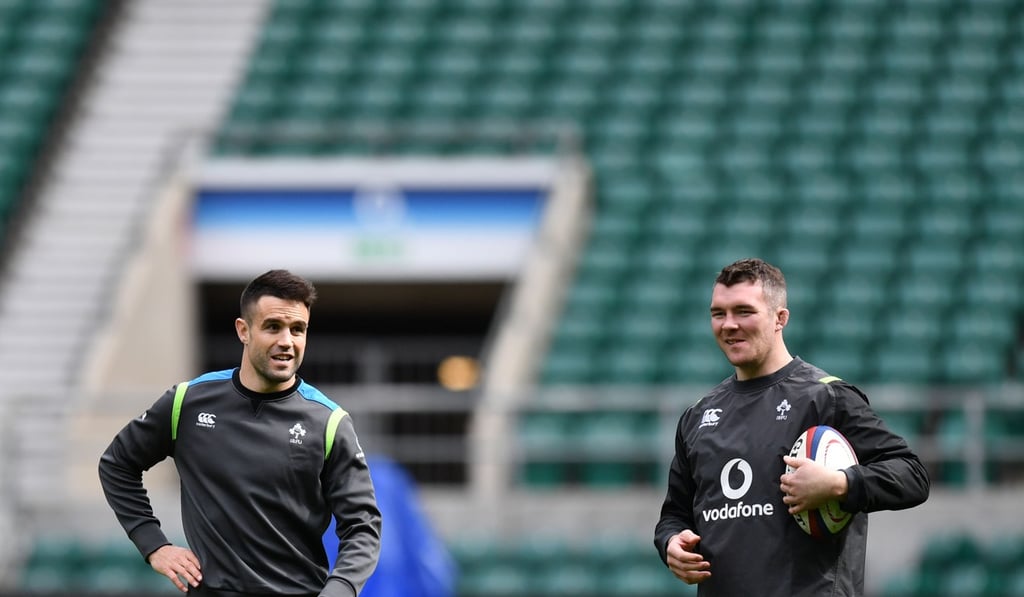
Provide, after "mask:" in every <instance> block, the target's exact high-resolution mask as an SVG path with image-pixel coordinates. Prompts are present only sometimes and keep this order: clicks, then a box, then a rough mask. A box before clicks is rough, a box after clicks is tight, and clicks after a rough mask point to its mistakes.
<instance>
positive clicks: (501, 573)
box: [458, 561, 536, 597]
mask: <svg viewBox="0 0 1024 597" xmlns="http://www.w3.org/2000/svg"><path fill="white" fill-rule="evenodd" d="M534 579H535V577H534V574H533V572H532V571H529V570H524V569H523V568H522V567H520V566H517V565H515V564H513V563H508V562H501V561H496V562H494V563H491V564H489V565H487V566H481V567H480V568H479V569H476V570H473V571H471V572H469V573H466V574H462V575H460V576H459V580H458V591H459V594H460V595H480V596H494V597H518V596H520V595H533V594H536V593H534V591H535V590H536V588H535V587H536V583H535V582H534Z"/></svg>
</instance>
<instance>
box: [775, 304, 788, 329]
mask: <svg viewBox="0 0 1024 597" xmlns="http://www.w3.org/2000/svg"><path fill="white" fill-rule="evenodd" d="M787 323H789V309H779V311H778V313H777V314H776V316H775V329H777V330H781V329H782V328H784V327H786V324H787Z"/></svg>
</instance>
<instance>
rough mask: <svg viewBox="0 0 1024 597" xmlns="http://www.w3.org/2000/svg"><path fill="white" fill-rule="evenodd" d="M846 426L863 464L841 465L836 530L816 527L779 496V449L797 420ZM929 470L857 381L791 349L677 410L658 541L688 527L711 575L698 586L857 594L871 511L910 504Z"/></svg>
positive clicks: (787, 596) (740, 593)
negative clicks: (785, 359)
mask: <svg viewBox="0 0 1024 597" xmlns="http://www.w3.org/2000/svg"><path fill="white" fill-rule="evenodd" d="M815 425H829V426H831V427H834V428H836V429H837V430H839V432H840V433H842V434H843V435H845V436H846V438H847V439H848V440H849V442H850V444H851V445H852V446H853V448H854V451H856V453H857V458H858V461H859V464H856V465H854V466H852V467H850V468H848V469H846V475H847V480H848V481H849V490H848V495H847V497H846V500H845V501H844V502H843V504H842V507H843V510H845V511H847V512H851V513H856V515H855V516H854V517H853V520H852V521H850V524H849V525H848V526H847V527H846V528H845V529H843V530H842V531H841V532H840V533H839V534H837V535H835V536H831V537H827V538H825V539H814V538H812V537H811V536H809V535H807V534H806V533H804V531H803V530H801V529H800V527H799V525H798V524H797V523H796V521H795V520H793V517H792V515H790V514H789V512H788V511H787V506H786V505H785V504H784V503H783V502H782V497H783V496H782V490H781V489H780V488H779V477H781V476H782V474H783V473H784V472H785V468H786V465H785V463H784V462H783V460H782V457H783V456H784V455H787V454H789V451H790V449H791V448H792V447H793V442H794V441H796V438H797V436H799V435H800V434H801V433H802V432H803V431H804V430H805V429H807V428H809V427H812V426H815ZM929 487H930V482H929V479H928V474H927V472H926V471H925V468H924V466H923V465H922V464H921V461H920V460H919V459H918V457H917V456H916V455H915V454H914V453H913V452H912V451H911V450H910V448H909V447H908V446H907V443H906V442H905V441H904V440H903V438H901V437H900V436H898V435H896V434H894V433H893V432H892V431H890V430H889V429H888V428H887V427H886V425H885V423H884V422H883V421H882V419H880V418H879V417H878V415H877V414H876V413H875V412H874V410H873V409H872V408H871V406H870V405H869V404H868V400H867V397H866V396H864V394H863V393H861V391H860V390H858V389H857V388H856V387H854V386H852V385H850V384H848V383H846V382H844V381H842V380H840V379H839V378H836V377H832V376H830V375H828V374H827V373H825V372H824V371H822V370H821V369H819V368H817V367H814V366H813V365H810V364H808V363H806V362H804V361H802V360H801V359H799V358H795V359H793V360H792V361H791V362H790V363H789V364H788V365H786V366H785V367H783V368H782V369H780V370H779V371H777V372H775V373H773V374H771V375H766V376H764V377H759V378H756V379H750V380H744V381H739V380H737V379H736V376H735V375H733V376H732V377H730V378H729V379H727V380H725V381H723V382H722V383H721V384H719V385H718V386H717V387H716V388H714V389H713V390H712V391H711V392H710V393H709V394H708V395H707V396H705V397H704V398H702V399H701V400H700V401H699V402H697V403H696V404H694V405H693V406H691V407H690V408H688V409H687V410H686V412H685V413H683V416H682V417H681V418H680V420H679V426H678V428H677V430H676V440H675V458H674V459H673V460H672V466H671V468H670V470H669V480H668V493H667V495H666V497H665V502H664V504H663V506H662V510H661V519H660V520H659V521H658V524H657V527H656V529H655V535H654V543H655V546H656V547H657V549H658V553H659V554H660V555H661V559H662V561H663V562H664V561H665V552H666V545H667V542H668V540H669V538H670V537H672V535H674V534H676V533H678V532H680V531H682V530H683V529H690V530H692V531H693V532H695V533H696V534H698V535H700V536H701V540H700V543H698V545H697V547H698V551H700V553H701V554H702V555H703V556H704V558H705V559H706V560H707V561H708V562H709V563H710V564H711V577H710V578H709V579H707V580H706V581H704V582H702V583H701V584H700V585H698V587H699V588H698V593H697V594H698V595H702V596H703V595H708V596H713V597H747V596H749V595H758V596H759V597H812V596H813V597H824V596H844V597H853V596H858V595H861V594H863V590H864V562H865V549H866V543H867V514H866V513H867V512H874V511H877V510H885V509H900V508H908V507H911V506H914V505H917V504H920V503H921V502H923V501H924V500H925V499H927V497H928V491H929Z"/></svg>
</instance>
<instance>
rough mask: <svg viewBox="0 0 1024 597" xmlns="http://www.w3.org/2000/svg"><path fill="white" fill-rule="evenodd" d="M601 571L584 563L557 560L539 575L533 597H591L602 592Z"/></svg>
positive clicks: (544, 568)
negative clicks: (549, 596)
mask: <svg viewBox="0 0 1024 597" xmlns="http://www.w3.org/2000/svg"><path fill="white" fill-rule="evenodd" d="M598 572H599V571H598V570H595V569H594V568H593V567H591V566H588V565H587V564H586V563H584V562H568V563H566V562H564V561H562V558H556V559H555V561H553V562H552V563H550V565H548V566H544V567H543V568H542V569H541V571H540V572H539V573H538V574H537V578H536V588H535V590H534V592H533V593H531V594H532V595H537V596H538V597H540V596H543V595H551V596H554V595H576V596H580V597H589V596H592V595H597V594H599V593H600V591H601V587H602V583H601V578H600V576H599V575H598V574H597V573H598Z"/></svg>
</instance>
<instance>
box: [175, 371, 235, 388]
mask: <svg viewBox="0 0 1024 597" xmlns="http://www.w3.org/2000/svg"><path fill="white" fill-rule="evenodd" d="M234 372H235V370H234V369H223V370H221V371H207V372H206V373H203V374H202V375H199V376H198V377H195V378H193V379H191V380H188V381H187V382H186V383H188V385H189V386H190V387H191V386H195V385H198V384H203V383H210V382H216V381H231V377H232V375H234Z"/></svg>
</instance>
